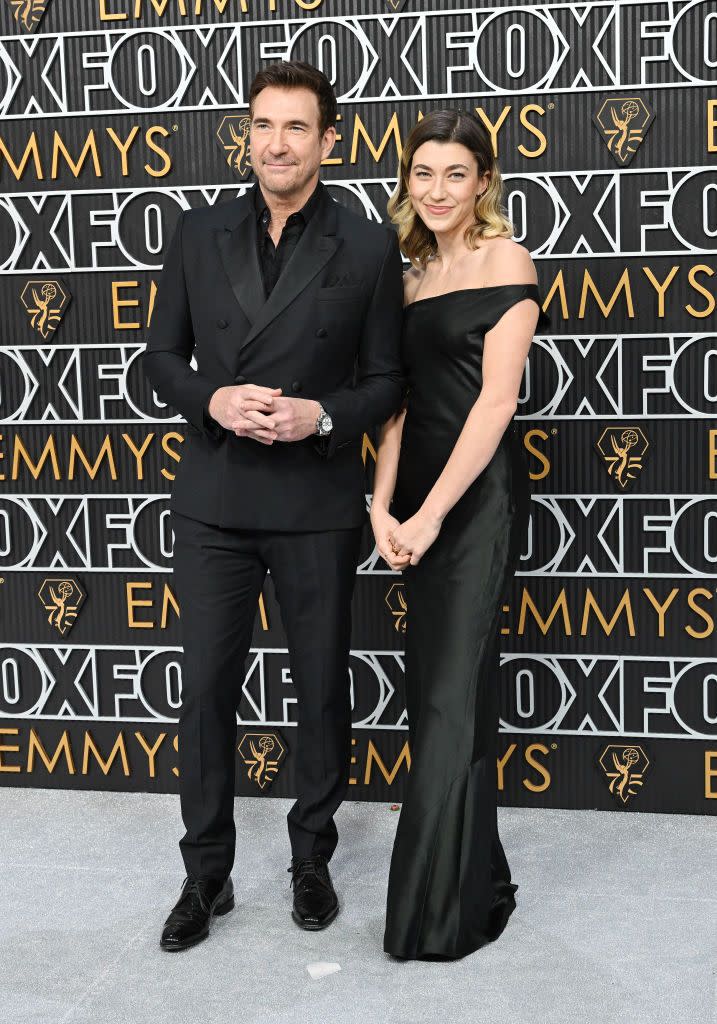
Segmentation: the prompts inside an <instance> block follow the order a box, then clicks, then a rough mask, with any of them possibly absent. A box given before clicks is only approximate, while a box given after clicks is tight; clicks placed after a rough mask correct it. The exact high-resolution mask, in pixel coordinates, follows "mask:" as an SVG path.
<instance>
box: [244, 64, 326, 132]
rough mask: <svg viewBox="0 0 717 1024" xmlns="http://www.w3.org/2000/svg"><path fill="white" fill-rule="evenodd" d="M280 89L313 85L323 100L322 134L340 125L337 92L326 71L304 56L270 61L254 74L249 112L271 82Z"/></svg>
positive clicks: (320, 117)
mask: <svg viewBox="0 0 717 1024" xmlns="http://www.w3.org/2000/svg"><path fill="white" fill-rule="evenodd" d="M270 85H273V86H276V87H277V88H279V89H310V90H311V92H313V93H314V95H315V96H316V99H317V100H318V102H319V134H320V135H323V134H324V132H325V131H326V129H327V128H333V127H335V125H336V112H337V108H336V93H335V92H334V88H333V86H332V85H331V82H330V81H329V80H328V78H327V77H326V75H325V74H324V73H323V71H319V69H318V68H315V67H313V65H311V64H306V63H305V62H304V61H302V60H287V61H281V62H280V63H279V64H270V65H269V67H266V68H263V69H262V70H261V71H259V72H257V74H256V75H255V76H254V81H253V82H252V83H251V87H250V89H249V116H250V117H253V114H254V100H255V99H256V97H257V96H258V95H259V93H260V92H261V91H262V89H266V88H267V86H270Z"/></svg>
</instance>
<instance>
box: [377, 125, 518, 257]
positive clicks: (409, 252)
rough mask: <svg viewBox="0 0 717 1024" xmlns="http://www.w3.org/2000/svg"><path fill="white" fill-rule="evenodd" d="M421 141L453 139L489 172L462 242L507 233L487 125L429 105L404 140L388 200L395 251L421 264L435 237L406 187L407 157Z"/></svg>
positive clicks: (480, 171)
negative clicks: (396, 243) (395, 232)
mask: <svg viewBox="0 0 717 1024" xmlns="http://www.w3.org/2000/svg"><path fill="white" fill-rule="evenodd" d="M424 142H458V143H460V144H461V145H462V146H465V147H466V149H469V150H470V151H471V153H472V154H473V156H474V157H475V159H476V161H477V163H478V174H479V175H483V174H485V172H486V171H489V172H490V181H489V183H488V187H487V188H486V190H485V191H484V192H483V193H482V194H481V195H480V196H479V197H478V198H477V199H476V202H475V208H474V215H475V221H474V223H473V224H471V225H470V226H469V227H468V228H467V230H466V234H465V238H466V244H467V245H468V246H469V247H470V248H471V249H476V248H478V241H479V239H481V238H497V237H499V236H502V237H504V238H512V236H513V234H514V229H513V225H512V224H511V222H510V221H509V220H508V217H507V216H506V213H507V211H505V210H504V208H503V206H502V199H503V179H502V178H501V174H500V170H499V168H498V161H497V160H496V158H495V157H494V155H493V146H492V143H491V139H490V135H489V133H488V130H487V129H486V128H485V126H484V125H483V124H481V122H480V121H479V119H478V118H477V117H476V115H475V114H471V113H469V112H468V111H464V110H434V111H432V112H431V113H430V114H426V116H425V117H424V118H423V119H422V120H421V121H419V122H418V124H416V125H415V126H414V127H413V129H412V131H411V133H410V134H409V136H408V138H407V139H406V144H405V146H404V149H403V153H402V155H401V163H400V166H399V171H398V184H397V186H396V191H395V192H394V193H393V195H392V196H391V198H390V199H389V201H388V214H389V216H390V218H391V220H392V221H393V223H394V224H395V225H396V227H397V229H398V240H399V243H400V245H401V251H402V252H403V253H404V254H405V255H406V256H407V257H408V259H409V260H410V261H411V263H412V264H413V265H414V266H415V267H419V268H423V267H425V265H426V263H427V262H428V261H429V260H430V259H431V258H432V257H433V256H435V254H436V251H437V246H436V236H435V235H434V233H433V232H432V231H431V230H429V228H427V227H426V225H425V224H424V222H423V221H422V220H421V218H420V217H419V215H418V214H417V213H416V211H415V210H414V209H413V206H412V204H411V196H410V194H409V191H408V179H409V176H410V174H411V164H412V163H413V157H414V154H415V152H416V150H417V149H418V147H419V146H422V145H423V143H424Z"/></svg>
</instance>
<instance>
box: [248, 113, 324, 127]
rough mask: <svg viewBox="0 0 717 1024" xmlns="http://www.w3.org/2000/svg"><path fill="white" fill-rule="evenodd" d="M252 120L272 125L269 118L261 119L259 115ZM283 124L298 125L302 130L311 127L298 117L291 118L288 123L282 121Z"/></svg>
mask: <svg viewBox="0 0 717 1024" xmlns="http://www.w3.org/2000/svg"><path fill="white" fill-rule="evenodd" d="M254 120H255V121H266V123H267V124H271V123H272V121H271V118H270V117H263V116H260V115H257V116H256V117H255V118H254ZM283 123H284V124H299V125H301V127H302V128H310V127H311V125H310V124H309V123H308V121H302V120H301V118H300V117H292V118H290V119H289V120H288V121H284V122H283Z"/></svg>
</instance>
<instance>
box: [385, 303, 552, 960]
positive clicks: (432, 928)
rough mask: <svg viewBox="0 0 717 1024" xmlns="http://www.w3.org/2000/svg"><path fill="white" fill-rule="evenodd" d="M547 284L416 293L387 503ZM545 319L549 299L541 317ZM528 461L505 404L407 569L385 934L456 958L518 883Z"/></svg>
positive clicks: (457, 424)
mask: <svg viewBox="0 0 717 1024" xmlns="http://www.w3.org/2000/svg"><path fill="white" fill-rule="evenodd" d="M525 298H530V299H534V300H535V301H536V302H537V303H538V306H539V307H540V298H539V294H538V288H537V285H534V284H507V285H496V286H493V287H487V288H469V289H465V290H461V291H453V292H448V293H446V294H443V295H438V296H434V297H432V298H427V299H419V300H418V301H416V302H413V303H411V304H410V305H409V306H407V307H406V310H405V315H404V328H403V358H404V363H405V367H406V372H407V378H408V387H409V391H408V398H407V411H406V417H405V420H404V425H403V435H402V439H401V452H400V457H399V463H398V472H397V479H396V487H395V491H394V497H393V504H392V506H391V511H392V513H393V514H394V515H395V516H396V517H397V518H398V519H399V521H401V522H404V521H405V520H406V519H408V518H409V517H410V516H412V515H413V514H414V513H415V512H417V511H418V509H419V508H420V507H421V505H422V503H423V501H424V499H425V498H426V496H427V495H428V492H429V491H430V490H431V488H432V487H433V485H434V483H435V482H436V480H437V478H438V476H439V475H440V473H441V471H442V469H443V467H444V466H445V464H446V461H447V459H448V457H449V456H450V454H451V451H452V450H453V447H454V445H455V443H456V441H457V439H458V435H459V434H460V432H461V430H462V429H463V425H464V423H465V421H466V417H467V416H468V413H469V412H470V409H471V407H472V406H473V404H474V402H475V401H476V399H477V397H478V395H479V394H480V391H481V387H482V383H483V378H482V369H481V367H482V357H483V344H484V340H485V335H486V333H487V332H488V331H489V330H490V329H491V328H492V327H493V326H495V324H496V323H497V322H498V320H499V319H500V317H501V316H502V315H503V313H505V312H506V311H507V310H508V309H509V308H510V307H511V306H513V305H514V304H515V303H516V302H519V301H521V300H522V299H525ZM547 323H549V319H548V317H547V316H546V314H545V313H543V312H542V310H541V312H540V319H539V321H538V324H539V326H542V325H544V324H547ZM529 503H530V486H529V478H528V468H527V463H526V461H525V456H524V452H523V447H522V443H521V440H520V438H519V435H518V432H517V427H516V425H515V423H514V422H513V421H512V420H511V422H510V424H509V425H508V427H507V429H506V431H505V433H504V434H503V437H502V438H501V440H500V442H499V444H498V447H497V449H496V451H495V454H494V455H493V457H492V458H491V460H490V462H489V464H488V465H487V466H486V467H485V469H484V470H483V472H482V473H480V475H479V476H478V477H477V479H476V480H475V481H474V483H473V484H471V486H470V487H469V488H468V489H467V491H466V492H465V494H464V495H463V496H462V497H461V498H460V499H459V501H458V502H457V503H456V504H455V505H454V507H453V508H452V509H451V510H450V512H449V513H448V515H447V516H446V517H445V519H444V521H443V525H442V528H441V532H440V534H439V535H438V537H437V539H436V540H435V541H434V543H433V544H432V545H431V547H430V548H429V549H428V551H427V552H426V553H425V555H424V556H423V558H422V559H421V561H420V562H419V563H418V565H415V566H408V567H407V568H406V569H405V570H404V572H403V579H404V583H405V596H406V599H407V605H408V611H407V618H406V623H407V625H406V654H405V669H406V675H405V683H406V707H407V712H408V723H409V744H410V750H411V770H410V773H409V776H408V780H407V789H406V793H405V798H404V802H403V805H402V808H401V815H400V818H399V821H398V827H397V831H396V839H395V843H394V847H393V853H392V857H391V868H390V874H389V883H388V894H387V907H386V930H385V935H384V950H385V951H386V952H388V953H391V954H392V955H393V956H396V957H401V958H408V959H457V958H459V957H462V956H465V955H466V954H467V953H471V952H472V951H473V950H475V949H478V948H479V947H480V946H482V945H484V944H485V943H486V942H490V941H492V940H493V939H495V938H497V937H498V935H500V933H501V932H502V930H503V928H504V927H505V925H506V922H507V920H508V918H509V916H510V914H511V913H512V911H513V910H514V909H515V898H514V893H515V890H516V889H517V885H515V884H513V883H512V882H511V874H510V869H509V867H508V862H507V860H506V857H505V853H504V851H503V846H502V844H501V841H500V837H499V835H498V824H497V765H496V757H497V740H498V657H499V651H498V628H499V627H498V619H499V616H500V610H501V604H502V601H503V598H504V592H505V590H506V588H507V586H508V584H509V583H510V580H511V578H512V577H513V575H514V573H515V569H516V567H517V562H518V558H519V556H520V552H521V550H522V545H523V541H524V539H525V536H526V530H527V524H528V515H529Z"/></svg>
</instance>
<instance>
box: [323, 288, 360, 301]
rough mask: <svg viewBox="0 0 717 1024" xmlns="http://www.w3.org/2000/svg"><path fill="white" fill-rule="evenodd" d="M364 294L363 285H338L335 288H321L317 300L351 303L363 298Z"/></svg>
mask: <svg viewBox="0 0 717 1024" xmlns="http://www.w3.org/2000/svg"><path fill="white" fill-rule="evenodd" d="M363 294H364V290H363V288H362V287H361V285H336V287H335V288H319V289H318V291H317V292H316V298H317V299H320V300H321V301H322V302H326V301H334V302H351V301H352V300H356V299H361V298H363Z"/></svg>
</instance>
